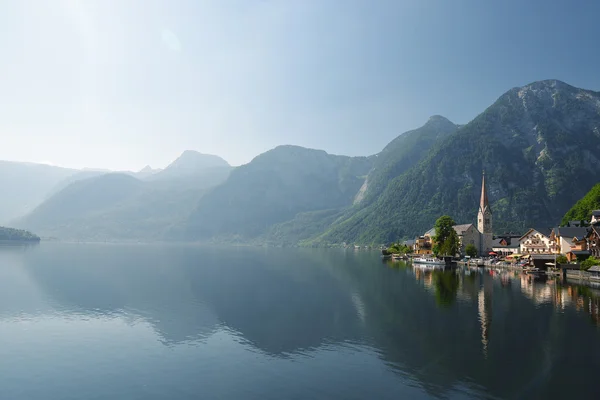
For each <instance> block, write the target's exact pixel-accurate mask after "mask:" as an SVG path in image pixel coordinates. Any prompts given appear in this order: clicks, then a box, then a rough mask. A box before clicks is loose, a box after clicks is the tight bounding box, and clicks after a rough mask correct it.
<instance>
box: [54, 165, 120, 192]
mask: <svg viewBox="0 0 600 400" xmlns="http://www.w3.org/2000/svg"><path fill="white" fill-rule="evenodd" d="M109 173H111V171H106V170H94V169H83V170H81V171H75V172H74V173H73V174H71V175H69V176H67V177H66V178H64V179H63V180H61V181H60V182H58V183H57V184H56V185H54V186H53V187H52V188H51V189H50V190H49V191H48V193H46V195H45V196H44V200H45V199H49V198H50V197H52V196H53V195H55V194H56V193H58V192H60V191H61V190H63V189H64V188H66V187H67V186H69V185H70V184H71V183H73V182H77V181H82V180H84V179H88V178H93V177H96V176H101V175H106V174H109Z"/></svg>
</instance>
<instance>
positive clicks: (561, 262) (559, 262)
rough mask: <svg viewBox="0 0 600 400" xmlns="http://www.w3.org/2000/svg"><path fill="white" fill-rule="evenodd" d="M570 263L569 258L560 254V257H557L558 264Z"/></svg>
mask: <svg viewBox="0 0 600 400" xmlns="http://www.w3.org/2000/svg"><path fill="white" fill-rule="evenodd" d="M568 262H569V260H567V256H565V255H564V254H560V255H558V256H556V263H557V264H567V263H568Z"/></svg>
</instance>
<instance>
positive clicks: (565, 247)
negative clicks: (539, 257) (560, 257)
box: [550, 227, 588, 254]
mask: <svg viewBox="0 0 600 400" xmlns="http://www.w3.org/2000/svg"><path fill="white" fill-rule="evenodd" d="M587 233H588V228H586V227H559V228H554V229H552V233H551V234H550V240H551V241H552V242H553V244H554V246H555V247H554V248H553V249H554V251H555V252H556V253H560V254H567V253H568V252H569V251H571V247H572V245H573V238H575V237H577V238H580V239H583V238H585V237H586V236H587Z"/></svg>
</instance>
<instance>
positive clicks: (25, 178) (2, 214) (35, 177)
mask: <svg viewBox="0 0 600 400" xmlns="http://www.w3.org/2000/svg"><path fill="white" fill-rule="evenodd" d="M76 172H77V171H76V170H73V169H68V168H61V167H55V166H51V165H44V164H33V163H21V162H11V161H0V189H1V192H2V195H1V196H0V223H7V222H9V221H11V220H12V219H14V218H17V217H19V216H21V215H24V214H26V213H27V212H29V211H31V210H33V209H34V208H35V207H36V206H37V205H39V204H40V203H41V202H42V201H43V200H44V199H45V198H46V195H47V193H48V192H49V191H50V190H51V189H52V188H53V187H54V186H55V185H57V184H58V183H59V182H60V181H62V180H63V179H65V178H67V177H68V176H70V175H73V174H74V173H76Z"/></svg>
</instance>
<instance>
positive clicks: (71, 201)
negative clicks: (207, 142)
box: [13, 152, 231, 240]
mask: <svg viewBox="0 0 600 400" xmlns="http://www.w3.org/2000/svg"><path fill="white" fill-rule="evenodd" d="M197 154H199V153H194V152H186V153H184V154H183V155H182V157H180V158H178V160H176V161H175V162H174V163H173V164H171V165H170V166H169V167H172V168H170V172H169V173H168V174H166V175H163V176H162V177H161V178H160V179H153V177H154V176H155V175H157V174H159V173H160V172H158V173H155V174H152V175H151V176H150V177H149V178H150V179H146V180H141V179H138V178H136V177H135V176H136V175H137V174H135V173H130V172H122V173H106V172H105V171H92V170H86V171H80V172H77V173H74V174H73V175H71V176H69V177H67V178H65V179H64V180H62V181H61V182H59V184H57V185H56V186H55V187H54V189H53V190H52V191H51V192H50V195H49V196H48V198H47V200H46V201H44V202H43V203H42V204H40V205H39V206H38V207H37V208H35V209H34V210H33V211H32V212H30V213H29V214H27V215H25V216H24V217H22V218H19V219H16V220H14V221H13V225H15V226H17V227H19V228H25V229H31V230H34V231H35V232H38V233H39V234H41V235H42V236H47V237H57V238H61V239H76V240H158V239H161V238H162V235H163V233H164V231H165V230H166V229H167V228H168V227H169V226H170V225H172V224H175V223H177V222H179V221H181V220H184V219H185V218H186V217H187V216H188V215H189V214H190V212H191V211H192V210H193V209H194V207H195V206H196V204H197V202H198V200H199V199H200V198H201V197H202V195H203V194H204V193H205V192H206V190H208V189H209V188H210V187H213V186H215V185H218V184H220V183H222V182H223V181H225V179H227V176H228V175H229V172H230V170H231V167H229V166H228V165H225V166H223V163H225V162H224V161H223V160H222V159H219V158H218V157H217V158H215V156H208V157H207V158H206V159H205V157H204V155H200V156H201V157H197ZM199 158H200V160H199ZM219 160H221V161H219ZM225 164H226V163H225ZM146 171H148V169H146ZM165 171H166V169H165ZM173 171H177V172H178V173H174V172H173ZM163 172H164V171H163Z"/></svg>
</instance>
